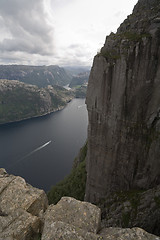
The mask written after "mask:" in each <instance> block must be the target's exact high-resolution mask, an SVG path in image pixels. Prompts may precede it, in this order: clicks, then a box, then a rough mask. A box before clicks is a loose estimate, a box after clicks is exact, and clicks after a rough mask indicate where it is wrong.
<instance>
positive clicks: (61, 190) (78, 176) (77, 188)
mask: <svg viewBox="0 0 160 240" xmlns="http://www.w3.org/2000/svg"><path fill="white" fill-rule="evenodd" d="M86 154H87V144H85V146H84V147H83V148H82V149H81V150H80V154H79V157H77V159H75V161H74V167H73V169H72V171H71V173H70V174H69V175H68V176H67V177H66V178H65V179H64V180H62V181H61V182H59V183H58V184H57V185H55V186H53V187H52V188H51V190H50V191H49V192H48V194H47V196H48V200H49V204H52V203H53V204H56V203H57V202H58V201H59V200H60V199H61V197H63V196H68V197H74V198H76V199H77V200H81V201H82V200H84V194H85V185H86V163H85V158H86Z"/></svg>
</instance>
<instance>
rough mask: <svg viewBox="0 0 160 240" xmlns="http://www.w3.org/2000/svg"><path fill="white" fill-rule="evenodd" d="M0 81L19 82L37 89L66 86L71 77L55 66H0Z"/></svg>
mask: <svg viewBox="0 0 160 240" xmlns="http://www.w3.org/2000/svg"><path fill="white" fill-rule="evenodd" d="M0 79H8V80H19V81H20V82H24V83H28V84H33V85H37V86H38V87H46V86H48V85H60V86H64V85H67V84H68V83H70V81H71V76H69V74H67V73H66V71H65V70H64V69H63V68H61V67H59V66H56V65H51V66H27V65H0Z"/></svg>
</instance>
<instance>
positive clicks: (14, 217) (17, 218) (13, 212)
mask: <svg viewBox="0 0 160 240" xmlns="http://www.w3.org/2000/svg"><path fill="white" fill-rule="evenodd" d="M47 207H48V200H47V196H46V194H45V193H44V191H43V190H39V189H37V188H34V187H32V186H31V185H29V184H27V183H26V182H25V180H24V179H23V178H21V177H18V176H13V175H9V174H7V172H6V171H5V169H2V168H1V169H0V240H1V239H3V240H4V239H5V240H31V239H35V237H37V236H38V235H39V233H40V231H41V227H42V224H43V222H42V219H41V216H42V214H43V212H44V211H45V210H46V209H47Z"/></svg>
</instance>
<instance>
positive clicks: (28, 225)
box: [0, 168, 160, 240]
mask: <svg viewBox="0 0 160 240" xmlns="http://www.w3.org/2000/svg"><path fill="white" fill-rule="evenodd" d="M155 196H157V195H155ZM125 205H126V204H125ZM47 207H48V203H47V198H46V195H45V193H44V192H43V191H42V190H39V189H36V188H33V187H32V186H30V185H29V184H27V183H26V182H25V181H24V179H22V178H21V177H16V176H13V175H9V174H7V172H6V171H5V169H2V168H1V169H0V240H39V239H42V240H108V239H109V240H116V239H118V240H127V239H130V240H149V239H150V240H160V238H159V237H156V236H154V235H151V234H149V233H147V232H145V231H144V230H142V229H139V228H134V229H120V228H118V229H117V228H102V227H101V210H100V209H99V208H98V207H97V206H95V205H93V204H91V203H87V202H81V201H77V200H76V199H73V198H70V197H63V198H62V199H61V200H60V201H59V202H58V203H57V205H50V206H49V207H48V209H47V210H46V208H47ZM45 211H46V212H45ZM43 225H44V226H43ZM41 234H42V236H41ZM40 236H41V237H40Z"/></svg>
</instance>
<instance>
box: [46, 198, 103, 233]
mask: <svg viewBox="0 0 160 240" xmlns="http://www.w3.org/2000/svg"><path fill="white" fill-rule="evenodd" d="M57 221H58V222H64V223H67V224H71V225H73V226H74V227H77V228H80V229H83V230H84V231H87V232H93V233H97V232H98V230H99V228H100V222H101V211H100V209H99V208H98V207H96V206H95V205H92V204H91V203H86V202H81V201H78V200H76V199H74V198H71V197H62V198H61V200H60V201H59V202H58V203H57V204H56V205H50V206H49V208H48V209H47V211H46V213H45V225H44V232H46V230H45V229H46V228H47V226H48V225H50V226H51V225H52V223H54V222H57Z"/></svg>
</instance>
